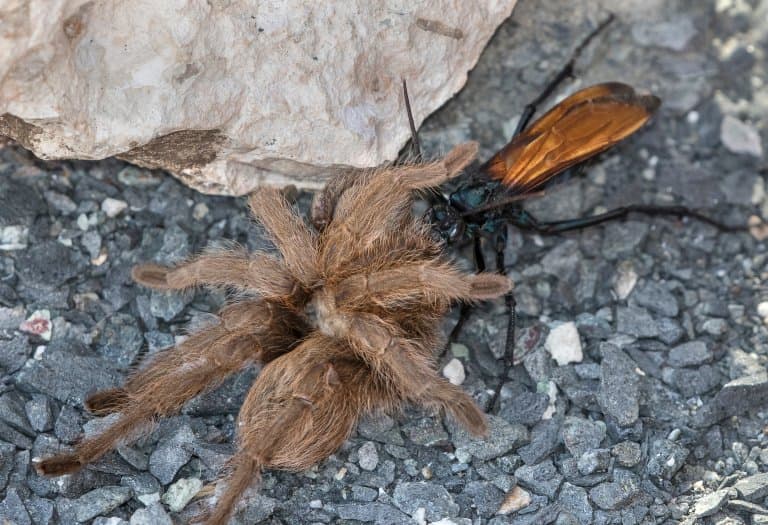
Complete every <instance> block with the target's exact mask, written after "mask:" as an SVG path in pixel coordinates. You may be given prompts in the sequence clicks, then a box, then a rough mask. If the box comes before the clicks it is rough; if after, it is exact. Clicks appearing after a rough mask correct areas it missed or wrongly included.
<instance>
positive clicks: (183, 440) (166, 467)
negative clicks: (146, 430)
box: [149, 425, 195, 485]
mask: <svg viewBox="0 0 768 525" xmlns="http://www.w3.org/2000/svg"><path fill="white" fill-rule="evenodd" d="M194 441H195V434H194V433H193V432H192V429H191V428H189V426H188V425H182V426H181V427H180V428H179V429H178V430H177V431H176V432H174V433H173V434H172V435H171V436H168V437H166V438H164V439H162V440H160V443H158V445H157V448H155V450H154V451H153V452H152V454H151V455H150V456H149V471H150V472H151V473H152V475H153V476H155V477H156V478H157V479H159V480H160V482H161V483H162V484H163V485H168V484H169V483H170V482H171V481H173V478H174V477H176V473H177V472H178V471H179V469H180V468H181V467H183V466H184V465H185V464H186V463H187V461H189V458H191V457H192V450H191V448H192V444H193V443H194Z"/></svg>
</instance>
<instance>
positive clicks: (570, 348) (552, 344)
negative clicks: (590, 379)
mask: <svg viewBox="0 0 768 525" xmlns="http://www.w3.org/2000/svg"><path fill="white" fill-rule="evenodd" d="M544 346H545V347H546V349H547V351H548V352H549V354H550V355H551V356H552V359H554V360H555V361H556V362H557V365H558V366H563V365H567V364H568V363H581V361H582V360H583V359H584V353H583V352H582V350H581V338H579V331H578V329H577V328H576V323H574V322H568V323H563V324H560V325H558V326H556V327H554V328H553V329H552V330H551V331H550V332H549V335H547V340H546V342H545V343H544Z"/></svg>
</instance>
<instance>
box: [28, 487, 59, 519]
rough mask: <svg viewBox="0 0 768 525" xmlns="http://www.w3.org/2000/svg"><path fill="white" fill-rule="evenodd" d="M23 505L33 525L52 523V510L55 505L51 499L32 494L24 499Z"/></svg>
mask: <svg viewBox="0 0 768 525" xmlns="http://www.w3.org/2000/svg"><path fill="white" fill-rule="evenodd" d="M24 506H25V507H26V508H27V512H29V516H30V517H31V518H32V523H34V524H35V525H48V524H51V525H53V523H54V519H53V511H54V509H55V508H56V507H55V505H54V504H53V502H52V501H51V500H49V499H45V498H41V497H39V496H36V495H34V494H32V495H30V496H29V497H28V498H27V499H26V500H25V501H24Z"/></svg>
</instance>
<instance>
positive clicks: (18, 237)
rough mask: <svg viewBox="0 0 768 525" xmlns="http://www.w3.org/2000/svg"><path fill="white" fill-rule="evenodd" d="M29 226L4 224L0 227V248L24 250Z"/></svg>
mask: <svg viewBox="0 0 768 525" xmlns="http://www.w3.org/2000/svg"><path fill="white" fill-rule="evenodd" d="M28 237H29V228H27V227H26V226H5V227H4V228H0V250H6V251H11V250H24V249H26V248H27V238H28Z"/></svg>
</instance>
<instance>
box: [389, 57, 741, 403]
mask: <svg viewBox="0 0 768 525" xmlns="http://www.w3.org/2000/svg"><path fill="white" fill-rule="evenodd" d="M565 76H566V75H565V74H563V72H561V73H560V74H559V75H558V76H557V77H556V79H555V80H554V82H552V83H550V84H549V85H548V87H547V89H546V90H545V91H544V92H543V93H542V94H541V95H540V96H539V97H538V98H537V99H536V101H535V102H534V103H532V104H530V105H529V106H527V108H526V110H525V111H524V113H523V115H522V116H521V118H520V120H519V122H518V125H517V129H516V131H515V133H514V135H513V137H512V139H511V140H510V142H509V143H508V144H507V145H506V146H504V147H503V148H502V149H500V150H499V151H498V152H497V153H496V154H494V155H493V156H492V157H491V158H490V159H489V160H488V161H486V162H485V163H483V164H482V165H481V166H480V167H479V168H478V169H477V170H475V171H474V172H471V173H469V174H468V175H467V177H466V180H465V181H464V182H463V183H462V184H460V185H459V186H458V188H457V189H456V190H455V191H453V192H451V193H450V194H448V195H445V194H441V193H437V194H436V196H435V197H434V198H433V202H432V206H431V208H430V209H429V210H428V212H427V218H428V220H429V222H431V223H432V224H433V226H434V228H435V230H437V232H438V233H439V234H440V236H442V237H443V238H444V240H445V241H447V242H448V243H456V242H460V241H462V240H467V239H471V240H472V242H473V244H474V246H473V248H474V259H475V264H476V267H477V270H478V271H485V269H486V264H485V260H484V257H483V254H482V250H481V246H480V238H481V236H486V237H491V238H492V239H493V241H494V244H495V248H496V267H497V271H498V272H499V273H502V274H503V273H505V264H504V246H505V245H506V240H507V238H506V235H507V233H506V228H505V227H504V225H506V224H511V225H513V226H515V227H517V228H518V229H521V230H527V231H533V232H537V233H539V234H547V235H550V234H558V233H563V232H567V231H572V230H577V229H582V228H586V227H589V226H594V225H597V224H600V223H603V222H607V221H610V220H614V219H620V218H624V217H626V216H627V215H629V214H630V213H642V214H646V215H675V216H687V217H691V218H694V219H697V220H700V221H702V222H705V223H707V224H710V225H712V226H715V227H716V228H718V229H720V230H722V231H743V230H745V228H743V227H738V226H729V225H726V224H723V223H721V222H719V221H716V220H714V219H712V218H710V217H707V216H706V215H703V214H701V213H699V212H697V211H696V210H692V209H690V208H687V207H684V206H658V205H645V204H632V205H628V206H622V207H619V208H615V209H612V210H609V211H606V212H604V213H600V214H597V215H592V216H589V217H581V218H575V219H568V220H559V221H552V222H542V221H539V220H538V219H536V217H534V216H533V215H532V214H531V213H529V212H528V211H526V210H525V209H524V208H523V206H522V201H523V200H525V199H526V198H529V197H531V196H533V195H538V194H540V193H541V192H540V190H541V189H542V188H543V187H544V186H545V185H546V184H547V183H548V182H550V181H551V180H552V179H553V178H554V177H555V176H557V175H559V174H561V173H563V172H564V171H566V170H567V169H569V168H572V167H575V166H578V165H580V164H582V163H583V162H585V161H587V160H589V159H590V158H592V157H594V156H595V155H598V154H599V153H602V152H604V151H606V150H607V149H609V148H611V147H612V146H614V145H615V144H617V143H618V142H620V141H622V140H624V139H625V138H627V137H629V136H630V135H632V134H633V133H635V132H636V131H637V130H639V129H640V128H641V127H642V126H643V125H644V124H645V123H646V122H648V120H649V119H650V118H651V116H653V114H654V112H655V111H656V110H657V109H658V107H659V106H660V104H661V100H660V99H659V98H658V97H656V96H654V95H650V94H639V93H637V92H636V91H635V90H634V89H633V88H632V87H631V86H629V85H627V84H623V83H620V82H606V83H602V84H596V85H593V86H589V87H586V88H584V89H581V90H579V91H577V92H575V93H573V94H572V95H570V96H569V97H567V98H565V99H564V100H563V101H561V102H560V103H558V104H556V105H555V106H554V107H553V108H552V109H550V110H549V111H548V112H547V113H545V114H544V115H543V116H541V117H540V118H538V119H537V120H536V121H534V122H533V123H532V124H531V125H530V126H529V125H528V123H529V121H530V120H531V118H532V117H533V114H534V112H535V108H536V106H537V105H539V104H540V103H541V102H543V100H545V99H546V98H547V97H548V96H549V95H551V93H552V91H554V87H555V85H556V84H557V83H559V82H560V81H561V80H562V79H563V78H564V77H565ZM403 89H404V96H405V99H406V110H407V111H408V115H409V121H410V124H411V131H412V133H413V139H412V145H413V146H414V147H415V148H418V147H419V143H418V138H417V137H416V135H415V126H414V125H413V122H412V117H411V111H410V103H409V102H408V95H407V87H406V86H405V83H404V84H403ZM419 154H420V153H418V152H417V155H419ZM435 201H437V202H435ZM505 301H506V306H507V309H508V311H509V316H510V320H509V323H508V328H507V334H506V342H505V355H504V361H505V363H504V370H503V373H502V376H501V377H502V381H500V382H499V385H498V386H497V388H496V389H495V390H494V394H493V396H492V398H491V401H490V408H491V409H493V407H494V406H495V404H496V402H497V401H498V397H499V393H500V390H501V385H502V384H503V378H505V377H506V376H507V374H508V373H509V370H510V369H511V367H512V366H513V362H514V355H513V351H514V341H515V324H516V310H515V300H514V296H513V292H512V291H510V292H509V293H508V294H507V295H506V297H505ZM468 308H469V307H468V306H467V305H466V304H463V305H462V307H461V315H460V317H459V321H458V323H457V324H456V325H455V327H454V329H453V330H452V332H451V334H450V336H449V339H448V340H449V342H450V341H453V340H454V338H455V337H456V336H457V335H458V333H459V331H460V330H461V327H462V325H463V323H464V320H465V319H466V316H467V314H468Z"/></svg>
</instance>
